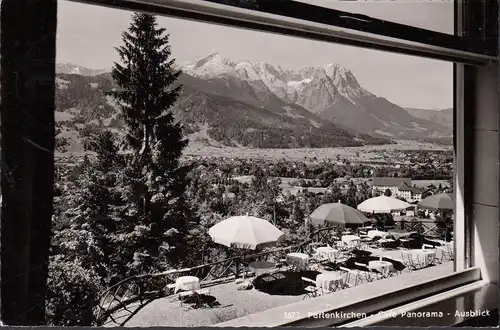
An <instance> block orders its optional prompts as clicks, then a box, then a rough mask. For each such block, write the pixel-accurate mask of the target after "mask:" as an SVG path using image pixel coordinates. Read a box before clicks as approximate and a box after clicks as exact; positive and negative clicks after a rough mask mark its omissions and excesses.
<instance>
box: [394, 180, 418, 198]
mask: <svg viewBox="0 0 500 330" xmlns="http://www.w3.org/2000/svg"><path fill="white" fill-rule="evenodd" d="M410 182H411V181H410ZM396 191H397V192H396V195H397V196H399V197H403V198H404V199H406V200H407V201H408V202H415V201H417V202H420V201H421V200H422V192H421V191H420V189H418V188H415V187H412V186H411V185H408V184H407V183H406V181H405V182H402V183H401V184H400V185H399V186H397V189H396Z"/></svg>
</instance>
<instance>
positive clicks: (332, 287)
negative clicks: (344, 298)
mask: <svg viewBox="0 0 500 330" xmlns="http://www.w3.org/2000/svg"><path fill="white" fill-rule="evenodd" d="M342 280H343V279H342V275H339V274H337V273H335V272H326V273H322V274H318V275H317V276H316V287H317V288H318V289H321V290H323V291H326V292H332V291H336V290H338V289H339V288H340V287H341V286H342Z"/></svg>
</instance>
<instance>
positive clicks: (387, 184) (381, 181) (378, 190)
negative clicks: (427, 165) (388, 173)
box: [372, 177, 411, 196]
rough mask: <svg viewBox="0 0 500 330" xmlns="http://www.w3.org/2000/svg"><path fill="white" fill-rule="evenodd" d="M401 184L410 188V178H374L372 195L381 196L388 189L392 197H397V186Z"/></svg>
mask: <svg viewBox="0 0 500 330" xmlns="http://www.w3.org/2000/svg"><path fill="white" fill-rule="evenodd" d="M402 183H406V184H407V185H409V186H411V178H399V177H395V178H394V177H375V178H373V179H372V189H373V194H374V195H383V194H384V192H385V191H386V189H389V190H390V191H391V194H392V195H393V196H399V195H398V186H399V185H400V184H402Z"/></svg>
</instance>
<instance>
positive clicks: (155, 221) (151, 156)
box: [109, 13, 191, 273]
mask: <svg viewBox="0 0 500 330" xmlns="http://www.w3.org/2000/svg"><path fill="white" fill-rule="evenodd" d="M122 40H123V46H121V47H118V48H116V50H117V52H118V54H119V56H120V59H121V64H120V63H114V66H113V70H112V77H113V79H114V80H115V82H116V84H117V85H118V87H119V88H118V89H117V90H114V91H112V92H110V93H109V94H110V95H111V96H112V97H114V98H115V99H116V100H117V101H118V104H119V105H120V108H121V118H122V120H123V121H124V123H125V125H126V127H127V132H126V136H125V139H124V143H123V146H122V147H123V150H124V151H125V154H126V159H125V164H126V166H125V168H124V171H123V174H124V175H123V176H122V178H123V181H122V184H123V186H124V187H125V192H126V194H124V196H123V198H124V199H125V200H126V202H127V209H128V211H129V215H130V218H129V219H127V221H126V222H125V223H124V224H122V228H120V229H121V231H122V232H123V234H124V235H122V237H127V236H130V235H131V236H132V237H133V242H134V244H133V246H129V248H130V250H131V251H134V252H133V259H134V260H133V262H132V263H131V264H130V265H129V269H131V271H132V272H134V273H141V272H144V271H147V272H150V271H152V270H153V269H154V268H156V267H158V268H164V267H166V265H161V262H162V261H168V262H170V263H171V264H177V263H179V262H180V261H181V260H182V250H183V249H182V248H181V246H182V244H183V242H182V239H183V235H185V234H186V233H187V229H188V226H189V225H190V223H189V221H190V219H191V217H190V215H189V213H190V212H189V211H188V210H187V208H186V203H185V198H184V196H183V194H184V191H185V188H186V174H187V168H184V167H181V166H180V164H179V158H180V157H181V154H182V150H183V149H184V147H186V145H187V140H186V139H185V138H184V137H183V132H182V126H181V125H180V124H179V123H178V122H175V119H174V115H173V113H172V111H171V107H172V106H173V105H174V104H175V102H176V100H177V98H178V96H179V93H180V90H181V86H180V85H177V86H175V83H176V80H177V79H178V77H179V75H180V74H181V72H180V71H178V70H176V69H175V60H174V59H172V58H171V48H170V45H169V35H168V34H166V33H165V29H163V28H158V26H157V22H156V18H155V17H154V16H151V15H149V14H142V13H136V14H134V15H133V17H132V23H131V25H130V27H129V28H128V30H127V31H125V32H123V34H122ZM129 241H130V239H129Z"/></svg>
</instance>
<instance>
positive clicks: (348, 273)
mask: <svg viewBox="0 0 500 330" xmlns="http://www.w3.org/2000/svg"><path fill="white" fill-rule="evenodd" d="M339 269H340V271H342V272H344V273H345V280H344V285H345V286H347V287H353V286H356V285H358V284H361V283H362V282H363V279H362V277H361V274H360V272H359V271H358V270H354V269H349V268H345V267H340V268H339ZM351 281H353V282H354V285H353V284H352V283H351Z"/></svg>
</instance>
